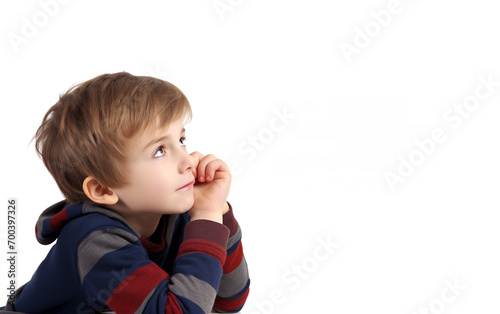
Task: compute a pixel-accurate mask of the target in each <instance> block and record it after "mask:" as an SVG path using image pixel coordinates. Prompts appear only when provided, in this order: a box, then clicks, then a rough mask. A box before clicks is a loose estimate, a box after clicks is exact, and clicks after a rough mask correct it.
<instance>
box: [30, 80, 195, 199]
mask: <svg viewBox="0 0 500 314" xmlns="http://www.w3.org/2000/svg"><path fill="white" fill-rule="evenodd" d="M191 117H192V112H191V107H190V105H189V102H188V100H187V98H186V97H185V95H184V94H183V93H182V92H181V91H180V90H179V89H178V88H177V87H176V86H174V85H172V84H170V83H168V82H166V81H163V80H160V79H156V78H152V77H146V76H134V75H131V74H129V73H126V72H121V73H116V74H104V75H101V76H98V77H96V78H94V79H91V80H89V81H86V82H84V83H81V84H79V85H77V86H75V87H73V88H71V89H70V90H69V91H68V92H66V93H65V94H63V95H61V96H60V98H59V101H58V102H57V103H56V104H55V105H54V106H52V107H51V108H50V109H49V111H48V112H47V114H46V115H45V117H44V118H43V121H42V124H41V126H40V127H39V128H38V130H37V132H36V134H35V138H36V150H37V153H38V154H39V155H40V156H41V157H42V159H43V162H44V164H45V166H46V167H47V169H48V170H49V172H50V173H51V174H52V176H53V177H54V179H55V181H56V183H57V185H58V186H59V189H60V190H61V192H62V194H63V195H64V197H65V198H66V199H67V200H68V201H69V202H71V203H80V202H82V201H85V200H89V198H88V197H87V195H86V194H85V192H84V190H83V188H82V185H83V183H84V181H85V179H86V178H88V177H89V176H91V177H93V178H95V179H96V180H97V181H99V182H100V183H101V184H102V185H103V186H107V187H121V186H124V185H127V184H129V183H130V175H129V168H128V167H127V164H128V163H129V162H130V158H131V156H130V154H129V151H130V149H131V148H130V142H131V140H132V139H133V138H137V136H140V135H143V134H154V132H156V130H158V129H165V128H168V127H169V125H170V124H175V123H177V124H179V121H181V120H182V119H186V118H187V120H190V119H191ZM177 128H178V127H177Z"/></svg>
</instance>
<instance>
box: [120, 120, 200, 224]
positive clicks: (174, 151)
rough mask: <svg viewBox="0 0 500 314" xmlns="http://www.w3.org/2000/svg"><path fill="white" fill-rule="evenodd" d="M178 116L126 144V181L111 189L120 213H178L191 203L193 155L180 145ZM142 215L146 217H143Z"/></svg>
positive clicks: (188, 207)
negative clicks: (115, 195)
mask: <svg viewBox="0 0 500 314" xmlns="http://www.w3.org/2000/svg"><path fill="white" fill-rule="evenodd" d="M184 136H185V131H184V127H183V125H182V119H178V120H176V121H174V122H173V123H171V124H170V125H169V127H168V128H158V129H154V130H153V131H145V132H143V133H142V134H138V135H136V136H135V137H133V138H132V139H131V140H130V142H129V145H128V147H127V156H128V159H129V161H128V164H127V171H128V177H129V184H128V185H126V186H123V187H121V188H114V189H113V191H114V192H115V193H116V194H117V195H118V197H119V201H118V203H117V204H116V207H117V209H119V211H120V212H121V213H122V214H124V215H125V216H127V215H132V216H133V215H134V214H142V215H144V214H146V216H147V214H154V215H157V214H178V213H184V212H186V211H188V210H189V209H191V207H192V206H193V203H194V196H193V186H192V185H191V186H188V187H187V188H183V189H181V188H182V187H184V186H186V184H189V183H191V182H194V174H193V167H194V166H195V165H194V158H193V157H191V156H190V155H189V154H188V153H187V151H186V146H185V145H184V144H183V142H184V141H185V137H184ZM142 218H146V217H145V216H143V217H142Z"/></svg>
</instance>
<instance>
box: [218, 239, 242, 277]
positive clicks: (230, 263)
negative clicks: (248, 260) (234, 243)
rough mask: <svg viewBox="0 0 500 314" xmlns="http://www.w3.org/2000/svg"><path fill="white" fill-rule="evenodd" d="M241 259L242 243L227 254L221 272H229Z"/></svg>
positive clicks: (238, 264)
mask: <svg viewBox="0 0 500 314" xmlns="http://www.w3.org/2000/svg"><path fill="white" fill-rule="evenodd" d="M242 259H243V244H241V242H240V244H239V245H238V247H237V248H236V250H234V252H233V253H231V255H229V256H228V257H227V259H226V263H225V264H224V269H223V274H224V275H225V274H229V273H231V272H232V271H233V270H235V269H236V268H237V267H238V266H240V264H241V260H242Z"/></svg>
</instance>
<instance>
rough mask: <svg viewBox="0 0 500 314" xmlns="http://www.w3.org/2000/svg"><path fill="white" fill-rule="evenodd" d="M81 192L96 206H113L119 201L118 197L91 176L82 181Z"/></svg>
mask: <svg viewBox="0 0 500 314" xmlns="http://www.w3.org/2000/svg"><path fill="white" fill-rule="evenodd" d="M83 192H84V193H85V195H87V197H88V198H89V199H90V200H91V201H93V202H95V203H98V204H103V205H113V204H116V203H117V202H118V200H119V197H118V195H117V194H116V193H115V192H114V191H113V190H112V189H111V188H109V187H107V186H104V185H102V184H101V183H100V182H99V181H97V179H96V178H94V177H93V176H88V177H87V178H86V179H85V180H84V181H83Z"/></svg>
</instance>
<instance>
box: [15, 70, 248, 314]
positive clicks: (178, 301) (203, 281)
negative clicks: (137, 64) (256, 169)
mask: <svg viewBox="0 0 500 314" xmlns="http://www.w3.org/2000/svg"><path fill="white" fill-rule="evenodd" d="M191 116H192V113H191V107H190V105H189V103H188V100H187V99H186V97H185V96H184V94H183V93H182V92H181V91H180V90H179V89H178V88H177V87H175V86H174V85H172V84H170V83H168V82H165V81H162V80H159V79H155V78H152V77H142V76H133V75H130V74H128V73H116V74H105V75H101V76H98V77H96V78H94V79H92V80H89V81H87V82H84V83H82V84H79V85H77V86H75V87H74V88H72V89H70V90H69V91H68V92H67V93H66V94H64V95H62V96H61V97H60V99H59V101H58V102H57V103H56V104H55V105H54V106H53V107H52V108H50V110H49V111H48V112H47V114H46V115H45V117H44V119H43V122H42V124H41V126H40V127H39V129H38V131H37V133H36V135H35V138H36V148H37V152H38V154H39V155H40V156H41V157H42V159H43V162H44V164H45V166H46V167H47V169H48V170H49V172H50V173H51V174H52V176H53V177H54V179H55V180H56V182H57V184H58V186H59V188H60V190H61V192H62V194H63V195H64V197H65V200H63V201H61V202H58V203H56V204H54V205H52V206H50V207H49V208H47V209H46V210H45V211H43V213H42V214H41V216H40V218H39V220H38V223H37V225H36V236H37V239H38V241H39V242H40V243H42V244H49V243H52V242H54V241H55V240H56V239H57V242H56V243H55V245H54V246H53V247H52V249H51V250H50V252H49V253H48V255H47V257H46V258H45V259H44V261H43V262H42V263H41V264H40V266H39V268H38V269H37V271H36V272H35V274H34V275H33V277H32V279H31V280H30V281H29V282H28V283H27V284H26V285H24V286H22V287H21V288H19V289H18V290H17V291H16V295H15V297H14V298H11V299H9V300H8V303H7V306H6V308H5V309H6V310H10V311H19V312H26V313H65V314H67V313H95V312H106V311H114V312H116V313H209V312H211V311H212V310H213V311H216V312H238V311H239V310H240V309H241V308H242V306H243V304H244V303H245V301H246V298H247V296H248V292H249V285H250V280H249V277H248V271H247V264H246V261H245V258H244V255H243V249H242V245H241V242H240V239H241V230H240V228H239V225H238V223H237V221H236V220H235V218H234V216H233V211H232V207H231V205H230V204H229V203H228V202H227V201H226V197H227V195H228V193H229V187H230V183H231V174H230V172H229V168H228V166H227V165H226V164H225V163H224V162H223V161H222V160H220V159H217V158H216V157H215V156H213V155H206V156H204V155H202V154H201V153H199V152H194V153H191V154H188V153H187V151H186V147H185V143H184V141H185V140H186V139H185V130H184V127H183V125H184V123H183V121H184V120H185V119H186V118H189V120H190V119H191Z"/></svg>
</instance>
